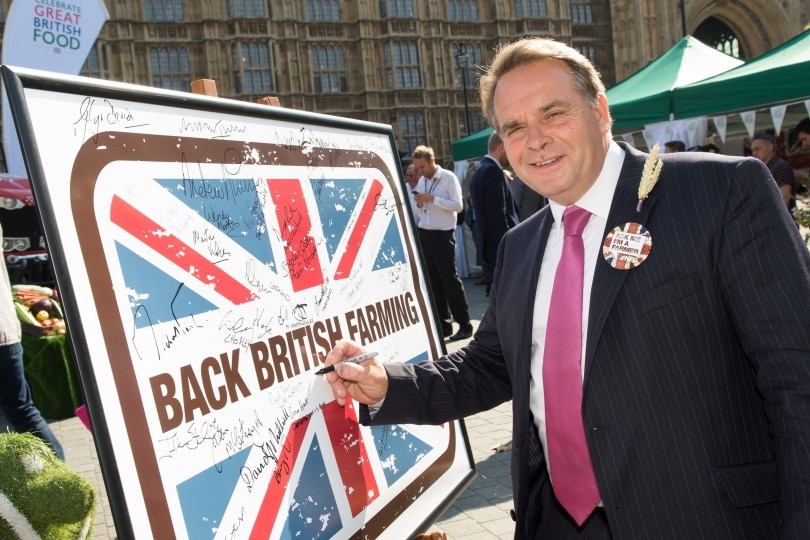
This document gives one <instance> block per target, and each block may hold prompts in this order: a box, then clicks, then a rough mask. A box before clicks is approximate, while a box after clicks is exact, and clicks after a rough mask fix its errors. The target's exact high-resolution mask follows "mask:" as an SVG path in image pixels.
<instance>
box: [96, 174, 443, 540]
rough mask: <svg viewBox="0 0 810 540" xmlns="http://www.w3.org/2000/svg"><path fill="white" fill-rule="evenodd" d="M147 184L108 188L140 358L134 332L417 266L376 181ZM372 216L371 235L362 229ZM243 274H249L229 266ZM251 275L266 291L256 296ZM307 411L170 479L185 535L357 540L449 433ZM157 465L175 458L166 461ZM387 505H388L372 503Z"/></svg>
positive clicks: (421, 354)
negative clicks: (270, 437)
mask: <svg viewBox="0 0 810 540" xmlns="http://www.w3.org/2000/svg"><path fill="white" fill-rule="evenodd" d="M150 184H151V185H150V186H148V187H147V188H144V187H143V186H140V187H139V192H140V193H141V195H140V196H132V195H130V194H127V193H126V190H122V193H123V195H121V194H119V193H115V194H113V195H112V197H111V204H110V214H109V216H110V221H111V223H112V224H114V225H115V235H114V236H115V238H114V245H115V252H116V256H117V258H118V260H119V261H120V268H121V276H122V279H123V282H124V284H125V288H126V291H127V297H128V303H129V307H130V310H131V313H132V320H133V321H134V326H135V330H134V336H136V337H135V339H134V342H135V343H136V348H137V349H138V350H139V351H140V352H139V354H145V353H144V351H145V350H146V348H145V347H143V346H142V345H141V343H142V342H143V341H144V339H143V335H144V334H147V335H150V336H151V335H152V334H153V330H154V328H155V327H162V326H172V325H174V326H178V323H179V326H181V327H185V326H188V325H190V324H191V323H189V322H188V321H195V320H196V321H197V322H199V323H201V326H206V325H208V324H210V322H206V321H211V320H214V319H216V318H217V317H221V313H222V312H223V311H229V310H233V309H239V308H240V306H247V305H257V304H258V305H261V304H262V303H263V297H277V296H278V294H279V293H282V294H283V295H284V296H285V297H287V298H289V299H290V303H291V304H296V305H300V304H302V303H305V302H306V303H310V300H311V297H312V291H322V290H323V289H324V288H325V287H326V286H329V287H335V286H337V285H339V284H341V283H342V282H345V281H347V280H348V278H349V277H350V276H352V275H353V270H354V269H355V268H357V267H358V266H359V267H360V268H362V269H363V271H364V272H365V273H367V274H368V275H369V278H370V279H373V276H375V275H377V276H379V275H383V274H386V273H389V274H390V273H391V272H392V271H395V270H396V269H402V268H405V267H406V266H407V265H408V264H409V263H411V262H412V261H409V260H408V253H407V250H406V247H405V246H404V244H403V240H402V238H403V237H404V234H405V231H403V230H400V225H399V224H398V221H397V219H396V214H395V212H393V211H392V207H391V203H390V201H389V199H391V192H390V190H389V189H388V188H386V187H385V186H384V184H383V182H381V181H380V180H377V179H375V178H368V179H364V178H345V177H344V178H334V179H324V178H318V179H317V180H310V179H304V180H300V179H296V178H265V179H263V180H262V181H260V182H257V181H254V179H252V178H244V179H228V180H224V181H220V180H217V181H207V180H197V181H190V180H188V179H182V178H181V179H160V178H158V179H154V180H152V181H151V182H150ZM156 197H161V198H162V199H161V206H162V207H164V208H173V210H172V211H170V212H168V214H167V213H166V211H165V210H164V211H163V212H155V211H154V210H152V208H154V204H148V203H150V202H153V201H154V200H155V198H156ZM167 200H168V202H167ZM161 219H168V224H165V225H164V224H163V223H161ZM372 221H374V224H373V228H374V230H375V231H379V232H376V233H375V234H369V230H370V228H371V227H372ZM178 222H182V223H183V224H184V226H183V227H179V226H178ZM178 231H181V232H178ZM189 231H191V232H189ZM235 259H237V260H240V261H242V262H241V264H239V265H234V264H233V262H232V261H233V260H235ZM361 261H362V263H363V264H359V263H360V262H361ZM369 263H370V264H369ZM247 267H250V268H252V271H251V272H245V271H242V272H241V273H240V272H238V271H237V270H236V269H244V268H247ZM256 276H261V277H260V278H259V279H257V278H256ZM354 277H355V279H356V278H357V276H356V275H355V276H354ZM257 281H261V282H262V283H265V284H268V285H266V286H261V287H258V291H257V287H256V283H257ZM322 303H323V302H321V304H322ZM315 304H317V302H315ZM328 311H329V310H328V309H323V310H322V313H321V315H323V314H325V313H326V312H328ZM173 337H174V338H177V337H178V336H176V335H175V336H173ZM180 337H181V336H180ZM256 337H257V336H255V335H253V336H252V337H251V338H250V340H253V339H255V338H256ZM150 339H151V337H150ZM164 341H165V340H164ZM165 343H169V341H165ZM165 343H164V344H158V346H157V349H158V352H157V353H156V355H157V357H160V358H162V357H164V356H165V355H164V352H165V350H166V349H167V346H166V345H165ZM426 358H428V351H427V350H420V351H418V352H416V353H415V354H412V355H411V356H410V357H408V358H406V359H405V361H408V362H417V361H420V360H423V359H426ZM200 392H202V390H200ZM192 393H194V392H192ZM304 409H306V408H302V409H301V410H297V411H296V412H297V413H300V414H301V416H299V417H297V418H290V419H289V421H285V423H284V425H283V429H279V430H278V435H279V436H280V437H279V438H278V440H276V441H273V442H272V443H268V442H267V441H266V440H263V439H262V437H260V436H258V435H256V436H254V437H252V438H250V437H248V439H250V440H249V441H244V442H243V444H241V445H236V444H235V445H232V448H231V449H232V450H233V451H231V450H229V451H228V452H226V454H227V457H225V458H224V459H219V460H217V461H216V462H214V463H212V464H210V465H208V466H206V467H204V468H200V469H198V470H188V469H186V472H185V475H179V476H180V477H181V478H182V479H181V480H177V481H176V486H175V488H174V489H175V490H176V502H177V504H178V506H179V508H180V512H181V513H182V522H183V524H184V527H185V535H187V537H188V538H191V539H198V538H212V539H213V538H229V539H230V538H249V539H251V540H252V539H267V538H278V539H290V540H292V539H297V538H353V537H359V536H357V535H360V534H366V533H362V531H363V529H364V528H366V527H367V526H368V523H367V522H368V520H369V517H370V516H372V515H373V514H372V512H371V510H370V509H373V508H374V504H375V502H377V501H378V500H379V499H380V498H381V496H383V495H384V494H385V493H386V492H389V493H390V492H392V491H396V490H397V489H398V483H399V484H402V483H410V482H413V478H412V476H413V473H414V471H416V472H419V471H424V469H425V467H426V464H425V461H424V460H425V459H426V457H427V456H430V455H431V453H434V454H440V453H441V451H443V450H444V448H443V446H444V445H445V444H446V438H447V437H446V427H415V426H385V427H373V428H363V427H361V426H360V425H359V424H358V422H357V418H356V415H355V413H354V409H353V408H351V407H348V408H346V409H344V408H341V407H338V406H337V405H336V403H335V402H333V401H332V402H330V403H326V404H325V405H324V406H323V407H322V408H321V409H320V410H314V411H313V412H307V411H306V410H304ZM257 418H261V417H257ZM255 424H256V425H259V424H260V425H262V426H263V427H266V426H267V424H270V422H268V421H264V420H263V419H260V420H258V421H256V422H255ZM193 425H195V429H197V427H196V426H197V425H198V424H196V423H195V424H193ZM222 425H223V424H222V423H220V426H222ZM185 427H186V426H185V425H184V426H182V427H181V428H178V429H179V430H182V429H184V428H185ZM254 427H255V426H254ZM275 427H277V428H278V427H282V426H279V425H278V424H276V426H275ZM217 429H218V430H219V431H226V432H227V433H228V434H227V435H226V434H223V437H227V436H229V435H230V434H232V432H233V431H234V429H233V428H232V427H229V428H227V429H224V428H222V427H219V428H217ZM255 431H256V432H259V431H260V430H259V429H256V430H255ZM437 432H438V433H440V436H439V438H438V441H440V444H439V447H438V448H437V445H436V442H435V441H434V440H433V439H435V438H436V437H435V433H437ZM442 432H444V433H442ZM167 435H171V434H167ZM426 435H427V436H426ZM178 439H179V437H178ZM198 443H199V441H196V440H195V442H194V443H193V444H194V445H197V444H198ZM248 443H249V444H248ZM268 445H269V446H268ZM178 446H179V447H183V448H186V447H188V446H190V443H189V442H188V441H184V442H181V443H180V444H178ZM175 452H176V455H178V456H179V455H181V454H183V452H182V451H181V450H178V449H174V450H173V453H175ZM217 455H221V454H217ZM164 461H167V462H173V461H175V460H174V459H173V458H168V457H167V456H165V455H164V456H161V460H160V462H161V463H163V462H164ZM170 469H171V467H169V470H170ZM257 471H258V472H257ZM265 471H267V472H265ZM246 474H253V475H254V476H256V477H262V478H264V481H263V483H262V482H257V483H256V484H251V485H250V490H249V492H250V493H249V496H250V499H251V503H248V504H246V503H245V500H244V497H245V495H244V492H245V475H246ZM167 476H168V477H172V474H171V473H167ZM164 483H166V484H171V481H168V480H167V479H166V478H164ZM335 486H341V489H337V490H336V489H334V488H335ZM168 487H171V486H168ZM388 499H390V496H389V497H388ZM396 504H398V505H401V504H402V503H401V502H397V503H396ZM386 505H387V506H388V507H391V506H392V503H391V502H390V500H386V501H385V503H384V504H381V505H380V506H381V507H385V506H386ZM394 513H395V514H396V512H394ZM180 534H181V535H182V531H181V533H180ZM371 536H372V537H374V536H376V535H374V534H372V535H371Z"/></svg>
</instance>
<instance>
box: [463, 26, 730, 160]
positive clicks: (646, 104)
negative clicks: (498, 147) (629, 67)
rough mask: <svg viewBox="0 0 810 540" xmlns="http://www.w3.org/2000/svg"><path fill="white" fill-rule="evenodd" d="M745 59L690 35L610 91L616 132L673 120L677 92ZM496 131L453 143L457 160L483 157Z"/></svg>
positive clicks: (487, 130)
mask: <svg viewBox="0 0 810 540" xmlns="http://www.w3.org/2000/svg"><path fill="white" fill-rule="evenodd" d="M742 63H743V62H742V60H740V59H738V58H734V57H732V56H729V55H727V54H725V53H722V52H720V51H718V50H717V49H714V48H712V47H709V46H708V45H705V44H704V43H702V42H701V41H700V40H698V39H696V38H694V37H692V36H686V37H684V38H683V39H681V40H680V41H679V42H678V43H676V44H675V45H674V46H673V47H672V48H671V49H669V50H668V51H667V52H665V53H664V54H662V55H661V56H659V57H658V58H657V59H655V60H653V61H652V62H650V63H649V64H647V65H646V66H645V67H644V68H642V69H641V70H640V71H637V72H636V73H634V74H633V75H631V76H630V77H628V78H627V79H625V80H624V81H622V82H620V83H619V84H617V85H616V86H614V87H613V88H611V89H609V90H608V91H607V98H608V104H609V105H610V113H611V115H612V116H613V130H614V131H615V132H621V131H623V130H627V129H629V128H638V127H642V126H644V125H645V124H650V123H654V122H664V121H666V120H670V115H671V114H672V113H673V103H672V99H673V92H674V90H676V89H677V88H679V87H681V86H685V85H688V84H690V83H694V82H696V81H701V80H703V79H706V78H708V77H711V76H713V75H717V74H718V73H723V72H725V71H727V70H730V69H732V68H735V67H737V66H740V65H741V64H742ZM490 133H492V128H491V127H490V128H486V129H483V130H481V131H479V132H477V133H473V134H472V135H469V136H467V137H463V138H461V139H457V140H455V141H453V160H454V161H461V160H465V159H474V158H480V157H482V156H484V155H485V154H486V153H487V140H488V139H489V134H490Z"/></svg>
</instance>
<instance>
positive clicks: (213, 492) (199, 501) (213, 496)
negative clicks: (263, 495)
mask: <svg viewBox="0 0 810 540" xmlns="http://www.w3.org/2000/svg"><path fill="white" fill-rule="evenodd" d="M251 448H253V447H252V446H249V447H248V448H245V449H244V450H242V451H240V452H238V453H236V454H234V455H233V456H231V457H230V458H228V459H225V460H223V461H220V462H219V463H217V464H216V465H214V466H212V467H209V468H208V469H206V470H204V471H202V472H201V473H199V474H197V475H196V476H192V477H191V478H189V479H188V480H186V481H185V482H183V483H182V484H179V485H178V486H177V496H178V498H179V499H180V507H181V509H182V511H183V519H184V520H185V522H186V530H187V531H188V537H189V538H194V539H195V540H196V539H198V538H200V539H204V538H214V536H215V535H216V533H217V529H218V528H219V527H220V525H221V522H222V516H224V515H225V510H226V509H227V508H228V503H229V502H230V500H231V497H232V496H233V492H234V490H235V489H236V484H237V482H239V476H240V472H241V471H242V467H244V466H245V462H246V461H247V458H248V455H249V454H250V450H251Z"/></svg>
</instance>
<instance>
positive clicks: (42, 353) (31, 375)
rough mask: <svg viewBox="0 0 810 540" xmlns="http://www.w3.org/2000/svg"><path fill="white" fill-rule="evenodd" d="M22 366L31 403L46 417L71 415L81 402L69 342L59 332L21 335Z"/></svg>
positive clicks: (81, 398)
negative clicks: (56, 333) (29, 389)
mask: <svg viewBox="0 0 810 540" xmlns="http://www.w3.org/2000/svg"><path fill="white" fill-rule="evenodd" d="M22 346H23V366H24V367H25V376H26V378H27V379H28V384H29V385H30V386H31V393H32V394H33V396H34V405H36V406H37V408H38V409H39V412H40V413H42V416H44V417H45V418H48V419H53V420H57V419H61V418H70V417H71V416H73V415H74V411H75V410H76V408H77V407H79V406H80V405H82V404H83V403H84V399H83V397H82V390H81V386H80V384H79V377H78V374H77V373H76V369H75V366H74V364H73V354H72V351H71V347H70V341H69V340H68V339H67V337H66V336H65V335H64V334H62V335H53V336H42V337H38V336H31V335H28V334H23V336H22Z"/></svg>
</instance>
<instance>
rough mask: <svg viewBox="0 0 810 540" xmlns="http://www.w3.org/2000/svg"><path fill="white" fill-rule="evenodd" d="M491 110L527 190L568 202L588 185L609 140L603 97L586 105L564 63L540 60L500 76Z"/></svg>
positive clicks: (575, 197) (595, 176) (592, 180)
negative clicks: (492, 109) (530, 189)
mask: <svg viewBox="0 0 810 540" xmlns="http://www.w3.org/2000/svg"><path fill="white" fill-rule="evenodd" d="M494 111H495V117H496V118H497V122H498V125H499V126H500V130H499V134H500V135H501V138H502V139H503V141H504V147H505V149H506V154H507V156H508V159H509V163H510V165H511V166H512V168H513V169H514V171H515V173H516V174H517V176H518V177H519V178H520V179H521V180H523V181H524V182H526V183H527V184H528V185H529V186H530V187H531V188H532V189H534V190H535V191H537V192H538V193H540V194H541V195H543V196H545V197H548V198H549V199H551V200H553V201H555V202H557V203H560V204H562V205H565V206H568V205H571V204H574V203H575V202H576V201H577V200H579V198H580V197H582V195H584V194H585V192H586V191H588V189H590V187H591V186H592V185H593V184H594V182H595V181H596V178H597V176H598V175H599V173H600V172H601V170H602V165H603V163H604V161H605V153H606V151H607V146H608V145H609V144H610V137H609V136H606V134H607V133H608V132H609V131H610V115H609V113H608V106H607V100H606V99H605V98H604V96H600V97H599V100H598V101H597V103H596V105H595V106H594V105H591V104H589V103H588V102H587V101H586V100H585V98H584V97H583V96H582V95H581V94H580V93H579V92H577V91H576V90H575V88H574V80H573V77H572V75H571V74H570V69H569V68H568V66H567V65H566V64H565V63H564V62H562V61H559V60H541V61H538V62H535V63H533V64H529V65H526V66H522V67H520V68H517V69H514V70H512V71H510V72H508V73H507V74H505V75H503V76H502V77H501V79H500V81H498V85H497V87H496V88H495V95H494Z"/></svg>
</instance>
